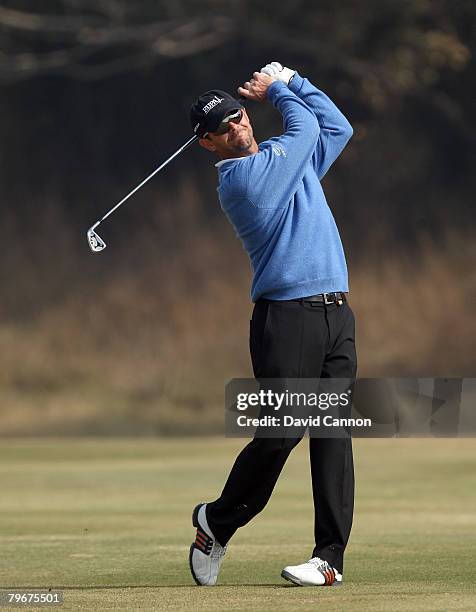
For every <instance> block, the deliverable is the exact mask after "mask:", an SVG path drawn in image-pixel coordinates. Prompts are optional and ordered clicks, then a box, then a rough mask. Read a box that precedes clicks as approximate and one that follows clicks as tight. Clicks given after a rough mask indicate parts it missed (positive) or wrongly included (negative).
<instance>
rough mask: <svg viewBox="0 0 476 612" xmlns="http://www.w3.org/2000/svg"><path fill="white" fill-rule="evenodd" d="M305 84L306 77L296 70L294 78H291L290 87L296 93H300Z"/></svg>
mask: <svg viewBox="0 0 476 612" xmlns="http://www.w3.org/2000/svg"><path fill="white" fill-rule="evenodd" d="M303 84H304V79H303V78H302V76H301V75H300V74H299V73H298V72H297V71H296V72H295V73H294V76H293V78H292V79H291V82H290V83H289V85H288V87H289V89H290V90H291V91H292V92H293V93H295V94H296V95H297V94H298V92H299V91H301V87H302V86H303Z"/></svg>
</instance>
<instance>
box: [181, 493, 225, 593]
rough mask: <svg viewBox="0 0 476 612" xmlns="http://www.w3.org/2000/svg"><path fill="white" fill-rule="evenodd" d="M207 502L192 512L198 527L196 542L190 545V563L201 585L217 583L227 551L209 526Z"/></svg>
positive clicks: (195, 524) (196, 580) (194, 524)
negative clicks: (206, 510)
mask: <svg viewBox="0 0 476 612" xmlns="http://www.w3.org/2000/svg"><path fill="white" fill-rule="evenodd" d="M206 505H207V504H198V506H196V507H195V509H194V511H193V514H192V523H193V526H194V527H196V528H197V534H196V536H195V542H194V543H193V544H192V545H191V546H190V555H189V565H190V571H191V572H192V576H193V579H194V580H195V582H196V583H197V584H198V585H200V586H213V585H214V584H216V581H217V578H218V572H219V571H220V565H221V564H222V561H223V557H224V556H225V553H226V548H227V547H226V546H221V544H219V543H218V542H217V541H216V539H215V536H214V535H213V532H212V530H211V529H210V527H209V526H208V521H207V515H206V512H205V508H206Z"/></svg>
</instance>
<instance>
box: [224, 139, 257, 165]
mask: <svg viewBox="0 0 476 612" xmlns="http://www.w3.org/2000/svg"><path fill="white" fill-rule="evenodd" d="M258 151H259V149H258V143H257V142H256V140H253V143H252V144H251V146H250V147H249V148H248V149H246V150H245V151H236V152H233V153H231V152H230V154H229V155H221V156H220V160H221V161H225V159H238V158H240V157H249V156H250V155H255V153H258Z"/></svg>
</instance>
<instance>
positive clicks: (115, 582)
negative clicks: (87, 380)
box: [0, 439, 476, 612]
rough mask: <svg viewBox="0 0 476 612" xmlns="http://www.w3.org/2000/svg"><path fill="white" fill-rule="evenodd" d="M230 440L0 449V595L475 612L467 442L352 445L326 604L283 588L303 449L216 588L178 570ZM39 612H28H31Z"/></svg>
mask: <svg viewBox="0 0 476 612" xmlns="http://www.w3.org/2000/svg"><path fill="white" fill-rule="evenodd" d="M245 443H246V440H223V439H209V440H203V439H202V440H198V439H189V440H183V439H180V440H179V439H166V440H150V439H138V440H136V439H134V440H119V439H112V440H110V439H108V440H72V441H68V440H56V441H55V440H44V441H38V440H31V441H30V440H8V441H5V440H3V441H2V442H1V448H0V482H1V490H0V551H1V555H0V583H1V587H2V588H10V587H17V588H22V587H24V588H26V587H30V588H32V587H36V588H48V587H52V588H54V589H63V590H64V591H65V604H64V606H63V608H62V609H69V610H71V609H77V608H82V609H85V610H104V609H125V610H136V609H149V610H152V609H154V610H163V609H174V610H204V611H205V610H247V611H248V610H273V611H275V610H287V611H293V610H325V612H329V611H332V610H336V611H339V612H341V611H343V610H352V611H355V610H362V611H365V612H372V611H376V610H391V611H392V612H395V611H405V612H409V611H413V610H431V611H432V612H435V611H442V612H443V611H447V610H476V596H475V583H476V570H475V568H476V440H473V439H459V440H458V439H455V440H450V439H448V440H446V439H442V440H424V439H423V440H422V439H418V440H403V439H400V440H399V439H388V440H356V441H355V442H354V449H355V463H356V476H357V498H356V511H355V518H354V529H353V532H352V536H351V541H350V545H349V548H348V552H347V557H346V567H345V572H344V581H345V584H344V586H343V587H342V588H327V589H326V588H324V589H322V588H300V587H294V586H292V585H290V584H289V583H287V582H285V581H284V580H282V579H281V577H280V572H281V569H282V567H283V566H284V565H287V564H291V563H298V562H302V561H304V560H306V559H307V558H308V556H309V554H310V553H311V551H312V547H313V538H312V534H313V511H312V501H311V488H310V477H309V468H308V460H307V440H304V442H303V443H301V444H300V445H299V447H298V448H297V449H296V450H295V451H294V453H293V454H292V455H291V458H290V460H289V462H288V464H287V465H286V467H285V469H284V472H283V475H282V477H281V479H280V480H279V481H278V486H277V488H276V491H275V493H274V495H273V497H272V498H271V501H270V503H269V505H268V507H267V508H266V509H265V511H264V512H263V513H262V514H260V515H259V516H258V517H257V518H256V519H255V520H254V521H253V522H252V523H251V524H250V525H248V526H247V527H245V528H244V529H242V530H241V531H240V532H239V533H238V534H237V535H236V536H235V538H234V539H233V540H232V541H231V543H230V547H229V551H228V554H227V557H226V559H225V562H224V565H223V570H222V573H221V575H220V580H219V586H217V587H214V588H199V587H196V586H195V585H194V583H193V580H192V578H191V576H190V574H189V570H188V549H189V545H190V543H191V541H192V539H193V537H194V530H193V528H192V526H191V522H190V514H191V511H192V508H193V506H194V505H195V504H196V503H197V502H199V501H202V500H209V499H214V498H215V497H216V496H217V495H218V494H219V492H220V490H221V487H222V485H223V482H224V479H225V477H226V475H227V474H228V470H229V468H230V467H231V464H232V462H233V460H234V458H235V455H236V453H237V451H238V450H239V449H240V448H241V447H242V446H243V445H244V444H245ZM43 609H44V608H43Z"/></svg>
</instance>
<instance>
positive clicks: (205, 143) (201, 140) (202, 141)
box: [198, 138, 216, 151]
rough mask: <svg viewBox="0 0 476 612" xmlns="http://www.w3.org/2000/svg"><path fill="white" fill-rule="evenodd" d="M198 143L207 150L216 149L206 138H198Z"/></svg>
mask: <svg viewBox="0 0 476 612" xmlns="http://www.w3.org/2000/svg"><path fill="white" fill-rule="evenodd" d="M198 144H199V145H200V146H201V147H203V148H204V149H206V150H207V151H216V147H215V145H214V144H213V142H212V141H211V140H209V139H208V138H199V139H198Z"/></svg>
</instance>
